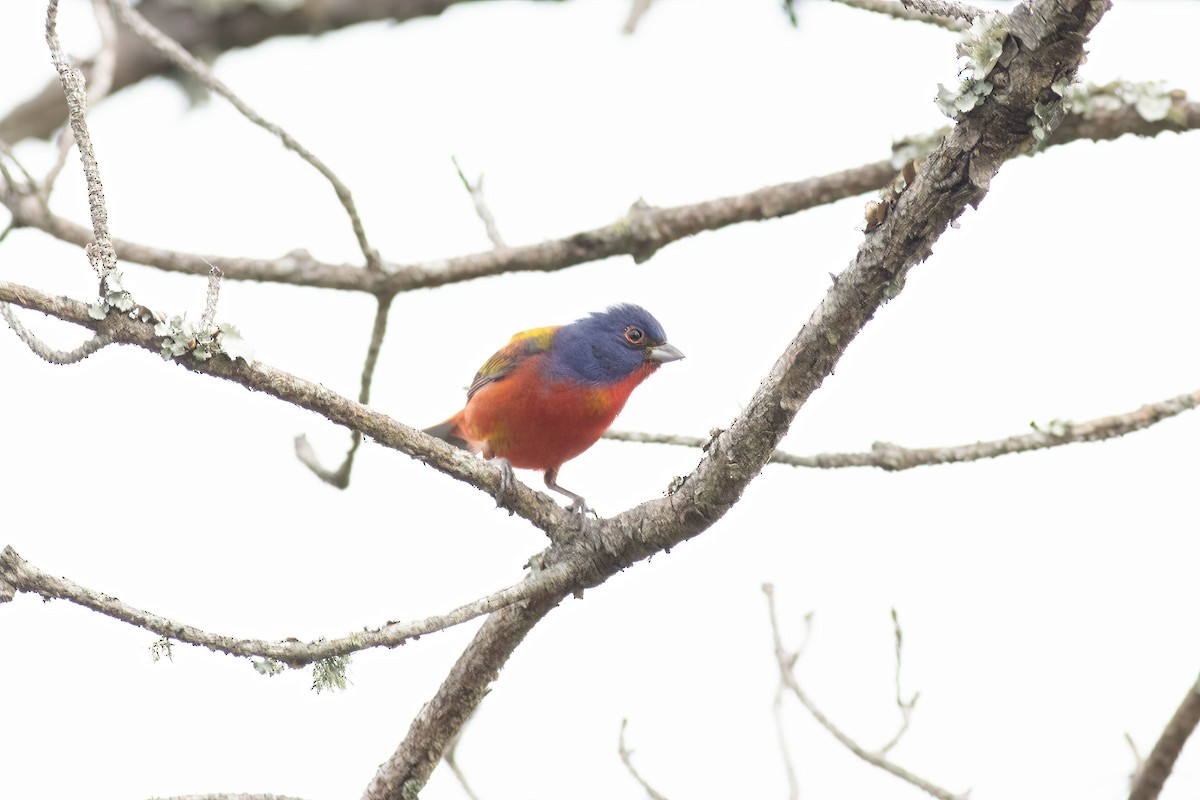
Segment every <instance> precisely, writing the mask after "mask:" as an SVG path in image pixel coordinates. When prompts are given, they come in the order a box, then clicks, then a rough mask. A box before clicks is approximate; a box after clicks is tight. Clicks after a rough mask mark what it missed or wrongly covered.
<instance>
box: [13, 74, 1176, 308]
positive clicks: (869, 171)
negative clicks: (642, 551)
mask: <svg viewBox="0 0 1200 800" xmlns="http://www.w3.org/2000/svg"><path fill="white" fill-rule="evenodd" d="M1196 129H1200V102H1189V101H1187V100H1186V99H1183V98H1182V97H1180V98H1177V99H1175V100H1173V110H1172V113H1171V114H1169V115H1168V116H1167V117H1165V118H1163V119H1161V120H1156V121H1153V122H1151V121H1147V120H1145V119H1143V118H1142V117H1141V116H1140V115H1139V114H1138V113H1137V110H1136V109H1135V108H1134V107H1132V106H1130V105H1120V106H1117V107H1115V108H1112V109H1108V108H1097V109H1090V110H1089V111H1088V113H1087V114H1086V116H1085V115H1083V114H1076V113H1071V114H1068V115H1067V117H1066V118H1065V119H1064V120H1063V121H1062V123H1061V124H1060V125H1059V126H1058V127H1057V128H1056V129H1055V130H1054V132H1053V133H1052V134H1051V135H1050V136H1049V138H1048V139H1047V140H1046V142H1045V143H1044V144H1043V146H1042V147H1040V148H1038V150H1037V151H1035V152H1038V153H1040V152H1042V151H1044V150H1045V149H1046V148H1047V147H1050V146H1053V145H1062V144H1068V143H1070V142H1074V141H1079V140H1081V139H1083V140H1089V141H1107V140H1110V139H1116V138H1118V137H1120V136H1124V135H1126V134H1134V135H1137V136H1156V135H1158V134H1160V133H1163V132H1165V131H1185V130H1196ZM895 175H896V167H894V166H893V165H892V163H891V161H890V160H884V161H876V162H874V163H870V164H863V165H862V166H859V167H854V168H852V169H848V170H844V171H842V172H835V173H830V174H828V175H822V176H818V177H814V178H808V179H805V180H801V181H795V182H791V183H782V184H777V185H774V186H767V187H764V188H762V189H757V190H755V191H752V192H748V193H746V194H742V195H735V196H731V197H722V198H717V199H714V200H707V201H704V202H701V203H695V204H691V205H684V206H675V207H668V208H648V207H642V208H638V209H637V211H636V215H637V220H638V222H639V224H638V225H636V226H635V225H633V224H631V220H632V216H633V215H632V214H631V218H630V219H623V220H621V221H619V222H616V223H613V224H611V225H606V226H603V227H600V228H594V229H592V230H587V231H579V232H577V233H574V234H571V235H569V236H565V237H563V238H561V239H557V240H552V241H548V242H540V243H538V244H533V245H525V246H521V247H512V248H508V249H506V250H498V249H492V250H488V251H486V252H482V253H474V254H468V255H463V256H457V257H454V258H448V259H440V260H436V261H429V262H421V263H415V264H388V265H387V268H386V270H385V273H386V274H379V273H376V272H371V271H367V270H363V269H361V268H360V267H358V266H356V265H351V264H333V263H329V262H323V261H318V260H317V259H315V258H313V257H312V256H311V255H309V254H308V253H307V252H305V251H303V250H295V251H293V252H291V253H288V254H287V255H285V256H283V257H281V258H276V259H264V258H230V257H225V256H218V255H213V254H203V255H200V254H193V253H183V252H179V251H174V250H167V249H164V248H158V247H150V246H147V245H144V244H140V243H137V242H131V241H127V240H115V244H116V246H117V247H118V248H119V250H120V252H121V257H122V258H123V259H125V260H126V261H133V262H136V263H139V264H146V265H148V266H152V267H156V268H158V269H161V270H165V271H167V272H183V273H187V274H191V275H207V274H208V271H209V268H210V267H211V266H212V265H214V264H215V265H216V266H218V267H220V268H221V270H222V272H224V273H225V277H226V279H228V280H249V281H265V282H272V283H286V284H294V285H300V286H312V287H316V288H323V289H339V290H343V291H358V292H367V293H369V294H375V295H382V294H394V293H398V292H407V291H412V290H414V289H429V288H434V287H437V286H444V285H448V284H452V283H460V282H463V281H470V280H475V279H477V278H484V277H490V276H493V275H500V274H505V273H510V272H528V271H536V272H552V271H556V270H561V269H566V268H568V267H573V266H576V265H578V264H586V263H590V262H593V261H599V260H602V259H605V258H609V257H612V256H618V255H633V256H634V257H635V258H638V259H640V260H643V261H644V260H646V259H647V258H649V257H650V256H651V255H653V254H654V253H655V252H656V251H657V250H659V249H661V248H662V247H665V246H666V245H668V244H671V243H672V242H676V241H679V240H680V239H684V238H686V237H689V236H692V235H695V234H697V233H700V232H703V231H715V230H720V229H722V228H725V227H728V226H731V225H736V224H739V223H743V222H755V221H760V220H765V219H773V218H777V217H784V216H789V215H791V214H795V213H798V212H800V211H805V210H807V209H810V208H815V207H817V206H821V205H825V204H828V203H832V202H835V201H837V200H841V199H845V198H847V197H853V196H856V195H860V194H863V193H865V192H869V191H874V190H877V189H880V188H882V187H883V186H885V185H887V184H888V183H889V182H890V181H891V180H892V179H893V178H894V177H895ZM39 200H40V198H37V197H29V196H27V195H26V194H25V193H22V192H19V191H14V190H11V189H10V190H9V191H7V192H0V203H3V204H4V205H5V206H6V207H7V208H8V209H9V211H11V212H12V214H13V218H14V222H15V224H17V225H20V226H28V227H33V228H37V229H39V230H42V231H45V232H46V233H49V234H50V235H51V236H54V237H55V238H57V239H61V240H63V241H66V242H73V243H75V244H78V245H80V246H82V245H85V244H87V242H89V241H90V240H91V234H90V233H89V232H88V230H87V229H86V228H84V227H82V226H80V225H77V224H75V223H74V222H71V221H69V220H67V219H64V218H62V217H59V216H56V215H54V214H51V213H49V212H48V211H47V210H46V208H45V206H44V204H43V203H40V202H39Z"/></svg>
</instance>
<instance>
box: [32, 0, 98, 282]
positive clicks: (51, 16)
mask: <svg viewBox="0 0 1200 800" xmlns="http://www.w3.org/2000/svg"><path fill="white" fill-rule="evenodd" d="M57 23H58V0H50V2H49V3H48V4H47V7H46V43H47V44H48V45H49V46H50V58H51V60H52V61H53V62H54V68H55V70H57V71H58V79H59V82H60V83H62V88H63V94H64V95H65V96H66V99H67V122H68V124H69V125H70V128H71V133H72V135H73V136H74V137H75V143H76V144H77V145H79V160H80V161H82V162H83V176H84V178H85V179H86V181H87V187H88V211H89V213H90V215H91V219H92V236H93V237H94V238H93V240H92V241H91V242H89V243H88V244H87V245H86V250H87V254H88V260H89V261H90V262H91V264H92V267H93V268H94V269H95V270H96V273H97V274H98V275H99V276H100V278H101V279H104V278H106V277H108V275H109V273H111V272H112V271H113V270H115V269H116V268H117V251H116V249H115V248H114V247H113V243H112V238H111V237H110V236H109V233H108V207H107V206H106V205H105V202H104V186H103V184H101V182H100V165H99V164H98V163H97V162H96V153H95V151H94V150H93V149H92V139H91V137H90V136H89V135H88V129H87V92H86V91H85V90H84V86H83V75H82V74H81V73H80V72H79V70H77V69H75V67H73V66H71V64H70V62H69V61H67V57H66V56H65V55H64V54H63V50H62V44H61V43H60V42H59V41H58V31H57ZM42 202H43V207H44V203H45V200H44V198H43V201H42Z"/></svg>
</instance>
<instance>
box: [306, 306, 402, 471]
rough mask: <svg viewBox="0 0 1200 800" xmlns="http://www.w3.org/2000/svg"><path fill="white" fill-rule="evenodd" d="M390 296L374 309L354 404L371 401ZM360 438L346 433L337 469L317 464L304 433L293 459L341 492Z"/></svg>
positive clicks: (353, 433)
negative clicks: (347, 440) (347, 441)
mask: <svg viewBox="0 0 1200 800" xmlns="http://www.w3.org/2000/svg"><path fill="white" fill-rule="evenodd" d="M394 297H395V295H384V296H383V297H380V298H379V305H378V306H377V307H376V308H375V324H374V325H373V326H372V328H371V341H370V343H369V344H368V345H367V359H366V361H365V362H364V363H363V371H362V379H361V382H360V385H359V390H358V402H360V403H362V404H363V405H364V406H365V405H367V404H368V403H370V402H371V382H372V381H373V380H374V378H375V367H376V366H378V364H379V351H380V349H381V348H382V347H383V337H384V335H385V334H386V333H387V321H388V311H390V310H391V308H392V300H393V299H394ZM362 438H363V437H362V433H361V432H359V431H357V430H353V431H351V432H350V449H349V450H347V451H346V457H345V458H343V459H342V463H341V464H339V465H338V467H337V469H333V470H330V469H326V468H325V467H324V466H322V465H321V461H320V459H318V458H317V453H316V451H315V450H313V447H312V445H311V444H309V441H308V437H307V436H305V435H304V434H300V435H299V436H297V437H296V439H295V441H294V445H295V449H296V458H298V459H300V463H301V464H303V465H304V466H306V467H308V468H309V470H311V471H312V473H313V474H314V475H316V476H317V477H318V478H320V479H321V480H322V481H324V482H325V483H328V484H329V485H330V486H335V487H337V488H338V489H345V488H346V487H348V486H349V485H350V471H351V469H353V467H354V456H355V454H356V453H357V452H358V448H359V447H360V446H361V445H362Z"/></svg>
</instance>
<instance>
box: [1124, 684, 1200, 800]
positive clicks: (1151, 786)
mask: <svg viewBox="0 0 1200 800" xmlns="http://www.w3.org/2000/svg"><path fill="white" fill-rule="evenodd" d="M1197 723H1200V679H1198V680H1197V681H1196V683H1194V684H1193V685H1192V687H1191V688H1190V689H1188V693H1187V695H1186V696H1185V697H1184V698H1183V702H1182V703H1180V704H1179V708H1177V709H1175V715H1174V716H1173V717H1171V721H1170V722H1168V723H1167V727H1166V728H1164V729H1163V732H1162V735H1160V736H1159V737H1158V741H1157V742H1156V743H1155V744H1154V749H1153V750H1151V751H1150V757H1149V758H1147V759H1146V762H1145V763H1144V764H1143V765H1142V767H1141V769H1139V770H1138V773H1137V775H1136V776H1135V777H1134V780H1133V788H1132V789H1131V790H1130V792H1129V800H1155V798H1157V797H1158V795H1159V792H1161V791H1162V788H1163V785H1164V784H1165V783H1166V782H1167V778H1169V777H1170V776H1171V770H1172V769H1174V767H1175V761H1176V759H1178V758H1179V753H1180V752H1181V751H1182V750H1183V746H1184V745H1185V744H1186V743H1187V740H1188V738H1189V737H1190V736H1191V735H1192V733H1193V732H1194V731H1195V730H1196V724H1197Z"/></svg>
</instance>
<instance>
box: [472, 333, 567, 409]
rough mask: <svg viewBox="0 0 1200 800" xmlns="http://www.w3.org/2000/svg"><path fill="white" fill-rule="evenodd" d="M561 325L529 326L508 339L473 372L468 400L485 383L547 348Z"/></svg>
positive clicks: (506, 372) (490, 381)
mask: <svg viewBox="0 0 1200 800" xmlns="http://www.w3.org/2000/svg"><path fill="white" fill-rule="evenodd" d="M561 327H562V326H561V325H551V326H549V327H546V328H530V329H529V330H527V331H521V332H520V333H518V334H516V335H515V336H513V337H512V339H509V341H508V344H506V345H504V347H501V348H500V349H499V350H497V351H496V352H495V354H494V355H493V356H492V357H491V358H489V359H488V360H487V361H486V362H485V363H484V365H483V366H482V367H480V368H479V372H476V373H475V380H473V381H471V386H470V387H469V388H468V389H467V399H468V400H469V399H470V398H471V397H472V396H473V395H474V394H475V393H476V392H478V391H479V390H480V389H481V388H483V387H484V386H486V385H487V384H489V383H492V382H493V381H498V380H500V379H501V378H503V377H504V376H505V375H508V374H509V373H510V372H512V371H513V370H514V369H516V368H517V367H518V366H520V364H521V362H523V361H525V360H526V359H527V358H529V357H530V356H535V355H538V354H539V353H545V352H546V351H547V350H549V349H550V346H551V345H552V344H553V343H554V334H555V333H556V332H557V331H558V329H559V328H561Z"/></svg>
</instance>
